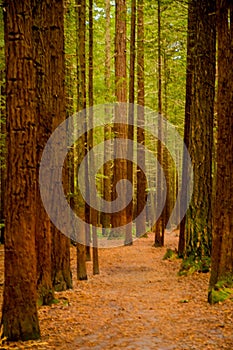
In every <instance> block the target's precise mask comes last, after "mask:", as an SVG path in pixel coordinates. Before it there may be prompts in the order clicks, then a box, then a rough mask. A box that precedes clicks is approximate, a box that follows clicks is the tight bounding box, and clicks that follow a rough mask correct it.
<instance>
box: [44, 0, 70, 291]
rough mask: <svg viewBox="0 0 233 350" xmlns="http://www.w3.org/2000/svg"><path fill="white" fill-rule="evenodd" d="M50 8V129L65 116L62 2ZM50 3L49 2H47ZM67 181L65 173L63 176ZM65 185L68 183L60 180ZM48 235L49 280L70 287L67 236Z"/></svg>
mask: <svg viewBox="0 0 233 350" xmlns="http://www.w3.org/2000/svg"><path fill="white" fill-rule="evenodd" d="M53 1H54V8H53V13H51V17H50V21H49V23H50V26H51V32H50V33H51V34H50V35H51V36H50V51H51V68H50V83H51V96H52V99H51V102H50V103H51V115H52V118H53V123H52V128H53V130H55V129H56V127H57V126H58V125H59V124H60V123H62V122H63V121H64V120H65V117H66V111H65V86H64V82H65V79H64V77H65V57H64V6H63V0H53ZM50 6H51V5H50ZM64 181H65V182H67V181H68V177H66V178H65V179H64ZM64 187H65V188H68V184H67V183H65V184H64ZM51 235H52V283H53V286H54V288H55V290H57V291H61V290H66V289H69V288H72V276H71V270H70V239H69V238H68V237H66V236H64V235H63V234H62V233H61V232H60V231H58V229H57V228H56V227H55V226H54V225H51Z"/></svg>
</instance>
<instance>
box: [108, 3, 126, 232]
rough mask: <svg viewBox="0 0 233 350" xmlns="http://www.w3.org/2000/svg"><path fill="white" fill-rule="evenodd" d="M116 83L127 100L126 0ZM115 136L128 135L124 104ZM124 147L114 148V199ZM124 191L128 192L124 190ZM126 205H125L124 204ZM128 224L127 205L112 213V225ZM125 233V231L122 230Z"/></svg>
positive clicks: (119, 20)
mask: <svg viewBox="0 0 233 350" xmlns="http://www.w3.org/2000/svg"><path fill="white" fill-rule="evenodd" d="M115 84H116V100H117V102H126V101H127V82H126V1H125V0H116V20H115ZM115 115H116V118H115V125H114V134H115V138H117V139H121V138H125V137H127V111H126V108H125V106H124V105H122V104H120V105H117V106H116V108H115ZM125 152H126V150H125V149H124V147H117V146H115V148H114V156H115V158H116V159H114V175H113V198H112V199H113V200H115V199H116V198H117V194H116V184H117V183H118V182H119V181H120V180H122V179H126V178H127V162H126V160H125ZM123 193H126V192H125V191H123ZM120 200H121V202H122V203H125V200H126V196H125V197H124V196H122V197H121V199H120ZM123 206H124V205H123ZM126 224H127V212H126V207H125V206H124V209H122V210H121V211H118V212H115V213H113V214H112V227H113V230H114V228H119V227H120V226H124V225H126ZM122 234H125V231H124V230H123V231H122Z"/></svg>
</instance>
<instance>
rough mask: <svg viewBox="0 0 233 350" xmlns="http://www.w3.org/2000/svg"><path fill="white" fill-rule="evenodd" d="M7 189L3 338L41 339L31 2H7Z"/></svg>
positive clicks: (34, 78)
mask: <svg viewBox="0 0 233 350" xmlns="http://www.w3.org/2000/svg"><path fill="white" fill-rule="evenodd" d="M5 43H6V51H5V53H6V67H7V69H6V95H7V179H8V181H7V183H6V211H5V213H6V229H5V266H4V268H5V285H4V294H3V309H2V321H1V323H2V326H3V334H2V335H3V336H4V337H7V338H8V339H9V340H28V339H37V338H39V337H40V331H39V323H38V317H37V308H36V299H37V294H36V251H35V228H36V219H35V218H36V168H37V157H36V96H35V91H36V86H35V83H36V77H35V69H34V62H33V50H32V6H31V1H28V0H24V1H21V0H15V1H6V2H5Z"/></svg>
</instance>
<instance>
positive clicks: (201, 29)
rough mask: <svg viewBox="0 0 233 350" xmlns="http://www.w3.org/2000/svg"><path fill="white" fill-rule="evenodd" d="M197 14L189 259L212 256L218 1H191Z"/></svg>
mask: <svg viewBox="0 0 233 350" xmlns="http://www.w3.org/2000/svg"><path fill="white" fill-rule="evenodd" d="M190 6H192V7H193V10H194V11H195V14H194V15H195V17H196V24H195V27H196V29H195V38H194V40H195V44H194V48H193V69H194V72H193V80H192V91H193V94H192V101H191V107H190V108H191V109H190V115H191V120H190V140H189V148H188V151H189V153H190V156H191V160H192V164H193V172H194V180H193V195H192V199H191V203H190V206H189V210H188V212H187V217H186V249H185V253H186V256H188V257H193V258H194V259H196V258H198V259H201V260H202V259H205V257H207V258H208V257H210V254H211V235H212V203H211V199H212V149H213V116H214V96H215V51H216V47H215V46H216V29H215V0H205V1H195V0H193V1H192V4H191V5H190Z"/></svg>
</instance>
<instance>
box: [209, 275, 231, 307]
mask: <svg viewBox="0 0 233 350" xmlns="http://www.w3.org/2000/svg"><path fill="white" fill-rule="evenodd" d="M228 299H230V300H231V301H233V276H226V278H225V279H222V280H220V281H218V282H217V283H216V284H215V286H214V288H212V289H211V290H210V291H209V295H208V300H209V302H210V303H211V304H216V303H220V302H224V301H225V300H228Z"/></svg>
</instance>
